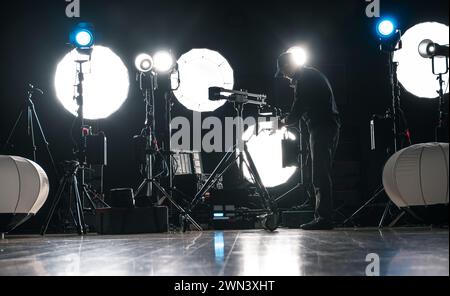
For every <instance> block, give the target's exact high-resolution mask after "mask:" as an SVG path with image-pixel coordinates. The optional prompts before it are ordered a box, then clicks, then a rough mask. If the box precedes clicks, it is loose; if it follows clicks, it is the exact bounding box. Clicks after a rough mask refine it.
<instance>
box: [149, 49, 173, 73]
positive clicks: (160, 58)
mask: <svg viewBox="0 0 450 296" xmlns="http://www.w3.org/2000/svg"><path fill="white" fill-rule="evenodd" d="M153 61H154V63H155V69H156V71H158V72H168V71H169V70H170V69H172V67H173V57H172V55H171V54H170V53H169V52H167V51H159V52H157V53H155V55H154V56H153Z"/></svg>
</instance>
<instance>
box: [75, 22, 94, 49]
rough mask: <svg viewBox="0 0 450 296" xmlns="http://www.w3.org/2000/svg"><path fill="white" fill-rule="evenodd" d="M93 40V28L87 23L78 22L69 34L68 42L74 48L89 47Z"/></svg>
mask: <svg viewBox="0 0 450 296" xmlns="http://www.w3.org/2000/svg"><path fill="white" fill-rule="evenodd" d="M94 41H95V37H94V30H93V27H92V25H91V24H89V23H80V24H78V25H77V26H76V27H75V28H74V30H73V31H72V32H71V34H70V43H72V45H73V46H75V47H76V48H91V47H92V46H93V45H94Z"/></svg>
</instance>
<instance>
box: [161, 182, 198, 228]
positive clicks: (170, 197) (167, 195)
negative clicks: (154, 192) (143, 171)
mask: <svg viewBox="0 0 450 296" xmlns="http://www.w3.org/2000/svg"><path fill="white" fill-rule="evenodd" d="M153 185H155V187H156V188H157V189H158V190H159V191H160V192H161V193H162V194H163V195H164V197H165V198H167V200H169V201H170V202H171V203H172V204H173V206H174V207H175V208H176V209H177V210H178V211H179V212H180V213H181V215H182V216H183V217H184V218H185V219H186V220H188V221H189V222H191V224H192V225H193V226H194V227H195V228H196V229H197V230H198V231H202V230H203V228H202V227H201V226H200V225H199V224H198V223H197V222H196V221H195V220H194V219H193V218H192V217H191V216H190V215H189V214H188V213H186V211H185V210H184V209H183V208H182V207H181V206H180V205H179V204H177V203H176V202H175V201H174V200H173V198H172V196H170V194H168V193H167V191H166V190H165V189H164V188H163V187H162V186H161V185H160V184H159V183H158V182H153Z"/></svg>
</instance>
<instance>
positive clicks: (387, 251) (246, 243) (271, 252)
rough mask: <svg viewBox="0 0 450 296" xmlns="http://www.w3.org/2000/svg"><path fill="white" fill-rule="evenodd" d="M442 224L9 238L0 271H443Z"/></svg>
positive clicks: (0, 249)
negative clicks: (375, 263)
mask: <svg viewBox="0 0 450 296" xmlns="http://www.w3.org/2000/svg"><path fill="white" fill-rule="evenodd" d="M448 234H449V233H448V230H432V229H416V228H413V229H407V228H403V229H402V228H400V229H390V230H383V231H379V230H376V229H358V230H355V229H340V230H334V231H315V232H305V231H301V230H287V229H280V230H278V231H277V232H276V233H272V234H271V233H267V232H265V231H263V230H248V231H224V232H222V231H216V232H202V233H199V232H191V233H185V234H181V233H170V234H149V235H131V236H97V235H89V236H85V237H77V236H48V237H45V238H42V237H39V236H15V237H14V236H7V237H6V239H5V240H1V241H0V275H83V276H89V275H170V276H172V275H173V276H174V275H178V276H190V275H198V276H203V275H205V276H209V275H216V276H222V275H225V276H234V275H249V276H258V275H271V276H274V275H365V270H366V267H367V265H368V264H369V263H368V262H366V261H365V260H366V256H367V255H368V254H370V253H375V254H377V255H378V256H379V259H380V274H381V275H427V276H429V275H446V276H448V275H449V238H448Z"/></svg>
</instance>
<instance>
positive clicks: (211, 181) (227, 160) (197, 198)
mask: <svg viewBox="0 0 450 296" xmlns="http://www.w3.org/2000/svg"><path fill="white" fill-rule="evenodd" d="M233 155H234V156H236V146H234V147H233V150H232V151H228V152H227V153H226V154H225V156H224V157H223V158H222V159H221V160H220V162H219V164H218V165H217V167H216V168H215V169H214V171H213V172H212V173H211V176H209V178H208V180H206V182H205V184H203V186H202V188H201V189H200V190H199V191H198V192H197V193H196V194H195V197H194V199H193V200H192V201H191V204H190V206H189V209H190V211H192V209H193V208H195V206H196V205H197V204H198V202H199V201H200V199H201V198H202V197H203V195H204V194H205V193H206V192H207V191H208V190H209V189H210V188H211V187H212V186H213V185H214V184H215V182H217V180H218V178H220V176H222V175H223V174H224V173H225V172H226V171H227V170H228V169H229V168H230V166H231V164H232V163H233V162H235V161H236V159H237V157H235V158H234V159H233V161H232V162H231V161H230V159H232V157H233ZM225 166H226V167H225ZM223 167H225V169H223Z"/></svg>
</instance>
